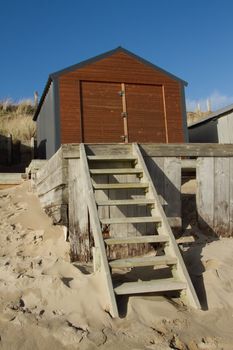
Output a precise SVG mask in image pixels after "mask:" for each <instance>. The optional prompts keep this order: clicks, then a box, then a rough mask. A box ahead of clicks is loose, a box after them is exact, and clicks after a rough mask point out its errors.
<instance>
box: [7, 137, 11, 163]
mask: <svg viewBox="0 0 233 350" xmlns="http://www.w3.org/2000/svg"><path fill="white" fill-rule="evenodd" d="M7 163H8V164H9V165H10V164H11V163H12V135H11V134H8V135H7Z"/></svg>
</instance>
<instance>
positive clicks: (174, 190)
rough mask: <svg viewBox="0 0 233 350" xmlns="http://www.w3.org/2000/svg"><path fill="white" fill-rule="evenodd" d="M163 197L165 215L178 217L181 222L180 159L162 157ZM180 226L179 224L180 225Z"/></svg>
mask: <svg viewBox="0 0 233 350" xmlns="http://www.w3.org/2000/svg"><path fill="white" fill-rule="evenodd" d="M164 198H165V201H166V203H167V204H166V205H165V207H164V208H165V214H166V216H167V217H171V218H178V219H180V224H181V217H182V215H181V160H180V159H179V158H174V157H166V158H164ZM180 226H181V225H180Z"/></svg>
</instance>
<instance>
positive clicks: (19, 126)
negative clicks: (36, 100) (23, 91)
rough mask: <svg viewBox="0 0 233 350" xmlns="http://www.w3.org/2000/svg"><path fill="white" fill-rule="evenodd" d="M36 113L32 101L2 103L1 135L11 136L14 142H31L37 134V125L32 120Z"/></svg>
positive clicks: (0, 115)
mask: <svg viewBox="0 0 233 350" xmlns="http://www.w3.org/2000/svg"><path fill="white" fill-rule="evenodd" d="M34 111H35V106H34V105H33V102H32V101H31V100H22V101H19V102H18V103H13V102H12V101H11V100H10V99H7V100H5V101H2V102H0V135H4V136H7V135H9V134H11V135H12V138H13V142H16V141H25V140H30V139H31V138H32V137H33V136H35V133H36V123H35V122H34V121H33V120H32V116H33V114H34Z"/></svg>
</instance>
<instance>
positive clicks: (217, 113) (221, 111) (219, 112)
mask: <svg viewBox="0 0 233 350" xmlns="http://www.w3.org/2000/svg"><path fill="white" fill-rule="evenodd" d="M231 110H233V104H230V105H228V106H226V107H224V108H220V109H217V110H216V111H214V112H213V113H211V114H210V115H208V116H207V117H205V118H203V119H201V120H198V121H196V122H194V123H191V124H190V125H189V126H188V128H192V127H195V126H197V125H199V124H204V123H207V122H208V121H209V120H211V119H214V118H220V117H221V116H222V115H224V114H225V113H227V112H229V111H231Z"/></svg>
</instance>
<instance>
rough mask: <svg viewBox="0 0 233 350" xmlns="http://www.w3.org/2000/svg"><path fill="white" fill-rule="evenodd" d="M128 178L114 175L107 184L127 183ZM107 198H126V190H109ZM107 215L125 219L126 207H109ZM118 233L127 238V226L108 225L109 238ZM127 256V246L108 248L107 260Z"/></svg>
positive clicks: (123, 224)
mask: <svg viewBox="0 0 233 350" xmlns="http://www.w3.org/2000/svg"><path fill="white" fill-rule="evenodd" d="M127 164H128V163H127ZM119 166H120V167H124V164H122V163H120V164H119ZM127 179H128V177H127V176H126V175H114V176H109V182H111V183H113V182H115V183H118V182H119V183H120V182H127ZM109 198H111V200H119V199H122V198H127V190H125V189H118V190H117V191H115V190H110V191H109ZM109 213H110V216H109V217H110V218H111V219H112V218H114V217H119V218H125V217H126V216H127V213H128V208H127V207H123V208H122V207H118V206H111V207H109ZM119 233H120V234H121V235H122V236H125V237H126V236H127V224H125V223H122V224H119V225H114V224H111V225H110V237H117V236H118V235H119ZM127 255H128V246H121V247H120V249H115V248H114V247H108V258H109V259H116V258H118V257H121V256H127Z"/></svg>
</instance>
